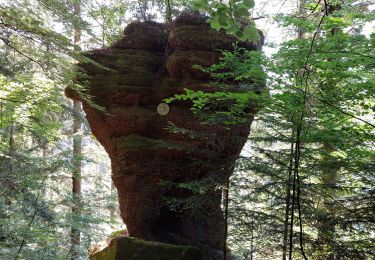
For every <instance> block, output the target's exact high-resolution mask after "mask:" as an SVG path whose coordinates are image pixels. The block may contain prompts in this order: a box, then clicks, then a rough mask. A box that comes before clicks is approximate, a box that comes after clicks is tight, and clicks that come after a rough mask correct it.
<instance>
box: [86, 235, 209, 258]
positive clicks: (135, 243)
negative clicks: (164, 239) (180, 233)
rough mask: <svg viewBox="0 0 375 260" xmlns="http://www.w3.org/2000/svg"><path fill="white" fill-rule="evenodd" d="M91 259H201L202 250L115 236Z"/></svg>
mask: <svg viewBox="0 0 375 260" xmlns="http://www.w3.org/2000/svg"><path fill="white" fill-rule="evenodd" d="M90 259H91V260H202V259H203V255H202V252H201V251H200V250H199V249H198V248H195V247H191V246H177V245H170V244H164V243H156V242H150V241H145V240H140V239H135V238H131V237H116V238H114V239H112V241H111V242H110V244H109V245H108V246H107V247H106V248H105V249H103V250H101V251H99V252H96V253H94V254H93V255H91V256H90Z"/></svg>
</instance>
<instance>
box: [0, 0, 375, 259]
mask: <svg viewBox="0 0 375 260" xmlns="http://www.w3.org/2000/svg"><path fill="white" fill-rule="evenodd" d="M193 11H200V12H202V13H205V14H206V15H208V16H209V17H210V20H209V22H210V24H211V27H213V28H214V29H222V30H226V31H227V32H228V33H230V34H234V35H235V36H236V37H238V39H241V40H259V35H258V33H257V31H256V30H255V28H254V25H256V27H257V28H258V29H260V30H262V31H263V33H264V36H265V39H266V42H265V46H264V48H263V51H262V52H255V51H253V52H248V51H244V50H241V49H236V50H235V51H233V52H225V53H223V57H224V58H223V59H222V61H221V63H220V64H218V65H214V66H213V67H211V68H209V69H207V70H208V71H209V72H210V73H211V75H212V82H213V84H217V85H220V83H222V82H225V81H226V80H228V79H231V80H235V81H236V82H237V83H239V84H243V85H244V86H245V85H246V84H253V83H254V82H253V81H254V79H259V80H260V81H264V82H266V86H267V91H266V93H263V94H262V95H256V99H257V103H258V104H259V107H260V110H259V112H258V113H257V114H256V117H255V121H254V122H253V125H252V130H251V135H250V137H249V141H248V143H247V144H246V146H245V147H244V150H243V152H242V154H241V158H240V159H239V160H238V161H237V162H236V170H235V174H234V175H233V176H232V178H231V180H230V182H229V183H228V185H227V186H226V187H219V188H221V189H223V191H224V196H223V198H224V199H223V208H224V209H227V214H226V216H227V220H228V237H227V241H228V246H229V248H230V249H231V253H232V254H233V256H234V257H235V259H280V258H282V259H286V258H289V259H374V257H375V249H374V248H375V146H374V140H375V119H374V115H375V76H374V75H375V73H374V72H375V31H374V26H375V22H374V20H375V19H374V17H375V4H374V3H373V1H371V0H346V1H341V0H292V1H289V0H286V1H274V0H267V1H261V0H259V1H255V2H254V1H253V0H229V1H224V2H222V1H216V0H214V1H211V0H198V1H189V0H186V1H185V0H173V1H170V0H166V1H159V0H107V1H101V0H80V1H74V0H13V1H7V0H0V72H1V74H0V151H1V154H0V183H1V186H0V187H1V190H0V194H1V196H0V259H67V258H71V259H86V258H87V255H88V253H87V250H88V248H89V247H90V246H93V245H95V244H96V243H98V242H99V241H101V240H103V239H105V238H106V237H109V236H110V235H111V233H112V232H114V231H117V230H121V229H124V226H123V224H122V222H121V220H120V218H119V216H118V206H117V198H116V190H115V188H114V187H113V185H112V184H111V179H110V178H111V177H110V176H111V170H110V162H109V159H108V157H107V155H106V153H105V151H104V150H103V148H102V147H101V146H100V145H99V144H98V142H97V141H96V140H95V138H94V137H93V136H92V134H91V133H90V129H89V127H88V124H87V122H86V120H85V117H84V115H83V112H82V109H81V105H80V103H79V102H76V101H75V102H72V101H70V100H68V99H67V98H66V97H65V95H64V89H65V88H66V87H67V86H72V85H74V84H75V83H74V64H76V63H77V62H79V61H80V60H82V59H83V57H81V55H80V52H81V51H82V50H89V49H93V48H101V47H106V46H109V45H110V44H111V43H113V42H114V41H115V40H117V39H118V38H119V37H120V36H121V34H122V30H123V28H124V27H125V25H126V24H128V23H129V22H130V21H132V20H141V21H151V20H153V21H170V20H172V19H173V18H174V17H176V16H177V15H178V14H180V13H181V12H193ZM243 23H246V24H249V26H245V27H244V26H241V24H243ZM223 68H225V73H224V72H223ZM177 98H182V99H191V100H192V102H193V104H194V107H193V109H194V112H195V113H197V114H204V112H205V108H206V107H207V103H206V102H207V100H210V102H212V100H215V102H217V103H218V104H219V103H220V102H228V101H231V102H232V103H233V102H234V103H235V104H237V105H235V106H233V109H230V110H229V111H227V110H226V111H220V107H222V106H220V105H218V106H217V107H219V108H218V109H217V111H216V116H221V117H222V116H223V115H224V116H225V120H226V123H229V124H235V123H236V122H238V120H241V119H243V118H246V115H244V114H243V110H242V108H243V105H244V104H247V102H248V100H249V99H250V98H251V99H254V93H253V92H249V93H244V94H243V95H237V94H234V93H230V92H225V91H222V90H221V91H218V92H217V93H214V94H204V93H195V92H192V91H190V92H187V93H186V95H184V96H180V97H177ZM215 118H217V117H215ZM197 186H199V183H194V184H192V185H191V187H188V188H191V189H192V190H193V191H194V190H199V189H198V188H197ZM171 204H172V205H171V206H172V207H173V206H174V205H173V203H171Z"/></svg>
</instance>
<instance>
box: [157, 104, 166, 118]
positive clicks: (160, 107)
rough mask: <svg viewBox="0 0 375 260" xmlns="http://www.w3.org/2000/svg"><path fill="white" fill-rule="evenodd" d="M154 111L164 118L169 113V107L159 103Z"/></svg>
mask: <svg viewBox="0 0 375 260" xmlns="http://www.w3.org/2000/svg"><path fill="white" fill-rule="evenodd" d="M156 111H158V114H159V115H161V116H166V115H167V114H168V113H169V106H168V104H166V103H160V104H159V105H158V108H157V109H156Z"/></svg>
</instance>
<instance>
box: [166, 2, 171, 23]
mask: <svg viewBox="0 0 375 260" xmlns="http://www.w3.org/2000/svg"><path fill="white" fill-rule="evenodd" d="M165 1H166V14H165V15H166V20H167V22H172V8H171V0H165Z"/></svg>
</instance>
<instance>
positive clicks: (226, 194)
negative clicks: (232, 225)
mask: <svg viewBox="0 0 375 260" xmlns="http://www.w3.org/2000/svg"><path fill="white" fill-rule="evenodd" d="M229 184H230V180H229V178H228V181H227V183H226V185H225V189H224V221H225V227H224V228H225V229H224V247H223V254H224V260H227V258H228V246H227V239H228V214H229Z"/></svg>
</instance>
